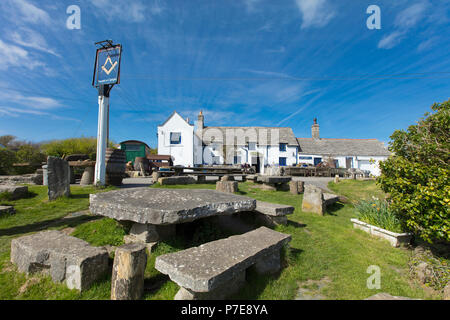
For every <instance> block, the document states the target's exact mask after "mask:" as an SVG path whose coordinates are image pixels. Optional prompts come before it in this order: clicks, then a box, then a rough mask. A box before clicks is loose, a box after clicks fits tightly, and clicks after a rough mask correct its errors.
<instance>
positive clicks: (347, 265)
mask: <svg viewBox="0 0 450 320" xmlns="http://www.w3.org/2000/svg"><path fill="white" fill-rule="evenodd" d="M367 182H371V181H352V182H351V183H352V186H351V187H348V186H342V185H341V183H339V186H338V188H343V189H344V192H343V193H341V192H337V193H339V194H344V195H346V196H347V197H351V198H353V197H354V198H355V199H357V198H358V197H359V196H360V195H362V194H364V195H367V196H370V195H377V194H382V193H381V191H379V190H377V189H376V186H375V187H374V185H373V182H371V183H372V184H371V183H367ZM154 187H158V186H154ZM159 187H160V186H159ZM344 187H345V188H344ZM164 188H187V189H190V188H203V189H205V188H207V189H215V185H214V184H203V185H185V186H166V187H164ZM30 190H32V191H33V192H35V193H36V196H34V197H32V198H29V199H24V200H19V201H14V203H15V204H16V208H18V213H17V215H20V216H16V217H15V216H11V217H6V218H0V299H109V295H110V275H108V276H107V277H105V279H103V280H101V281H99V282H97V283H96V284H95V286H94V287H93V288H91V289H89V290H87V291H86V292H84V293H83V294H79V293H78V292H76V291H74V290H68V289H67V288H66V287H65V286H64V285H63V284H54V283H52V282H51V280H50V278H49V277H45V276H37V278H38V280H33V281H35V282H33V281H30V280H28V281H29V282H31V283H30V284H29V286H28V289H27V290H24V289H23V286H24V284H25V282H26V281H27V277H25V276H24V275H23V274H21V273H18V272H17V271H16V269H15V267H14V266H13V265H11V263H9V246H10V239H11V238H14V237H19V236H21V235H23V234H26V233H30V232H36V231H40V230H43V229H48V228H54V229H61V228H65V227H69V226H71V227H74V228H75V232H74V233H73V235H76V236H77V237H80V238H82V239H85V240H86V241H88V242H90V243H91V244H93V245H105V244H111V245H119V244H121V238H122V236H123V234H124V232H125V231H124V229H123V227H122V226H121V225H120V224H118V223H116V222H115V221H113V220H111V219H107V218H104V219H96V220H92V221H86V220H82V219H80V220H73V221H71V222H70V223H68V222H64V220H62V219H61V218H62V217H63V216H64V215H66V214H67V213H69V212H74V211H79V210H84V209H87V208H88V198H87V197H86V195H88V193H89V192H93V191H94V190H93V189H89V188H79V189H75V188H73V194H74V196H75V197H74V198H70V199H63V200H58V203H54V204H50V203H48V202H46V201H45V200H44V198H45V197H44V195H43V189H42V187H32V188H30ZM239 194H241V195H245V196H248V197H252V198H255V199H258V200H263V201H268V202H273V203H281V204H287V205H293V206H294V207H295V212H294V214H293V215H290V216H289V223H288V225H287V226H279V227H277V228H276V230H277V231H280V232H284V233H288V234H291V235H292V241H291V243H290V248H289V249H286V250H284V252H283V266H284V267H283V269H282V271H281V272H280V274H278V275H275V276H259V275H257V274H255V273H253V272H249V273H248V275H247V281H248V285H246V286H245V287H244V288H243V289H242V290H241V291H240V292H239V293H238V294H237V295H235V296H234V297H233V298H236V299H294V298H295V296H296V294H297V290H298V287H299V283H300V282H304V281H306V280H320V279H323V278H324V277H328V278H329V279H330V280H331V282H330V283H329V284H327V285H326V286H325V287H324V288H323V289H322V290H321V291H320V294H321V295H324V296H326V297H327V298H328V299H364V298H367V297H368V296H371V295H373V294H376V293H378V292H388V293H390V294H392V295H400V296H408V297H413V298H426V297H428V298H430V296H427V295H426V293H425V291H424V290H423V289H422V288H420V287H418V286H416V285H414V284H413V283H411V282H410V281H409V279H408V276H407V268H408V266H407V263H408V260H409V258H410V255H411V252H410V251H408V250H405V249H396V248H392V247H391V246H390V244H389V243H388V242H387V241H384V240H380V239H377V238H372V237H371V236H370V235H369V234H367V233H365V232H363V231H361V230H355V229H353V227H352V224H351V223H350V218H352V217H354V214H355V212H354V207H353V206H352V205H351V204H341V203H338V204H336V205H334V206H333V207H332V208H330V210H329V212H328V214H327V215H325V216H323V217H322V216H319V215H316V214H313V213H305V212H302V211H301V201H302V196H301V195H300V196H298V195H297V196H294V195H291V194H290V193H289V192H280V191H263V190H260V189H258V188H255V186H254V185H253V184H252V183H250V182H246V183H239ZM52 207H53V208H52ZM84 219H86V217H85V218H84ZM91 219H92V218H91ZM199 221H201V220H199ZM198 223H199V225H198V226H197V227H198V229H196V230H197V231H196V232H195V233H194V237H193V238H192V239H191V240H190V241H186V240H185V239H183V238H182V237H181V236H177V237H176V238H173V239H171V240H170V241H166V242H161V243H160V244H158V246H157V247H156V249H155V250H154V252H152V253H151V255H150V256H149V259H148V263H147V268H146V272H145V278H146V280H145V281H146V293H145V296H144V299H148V300H152V299H173V297H174V295H175V294H176V292H177V291H178V289H179V287H178V286H177V285H176V284H175V283H173V282H172V281H170V280H169V279H168V277H167V276H164V275H162V274H160V273H159V272H158V271H157V270H155V269H154V263H155V259H156V257H157V256H158V255H161V254H165V253H169V252H175V251H178V250H182V249H184V248H187V247H189V246H193V245H198V244H199V243H200V242H201V241H205V240H207V239H208V240H212V239H214V238H217V237H223V236H225V234H221V233H220V232H219V233H217V232H215V231H214V229H213V228H211V227H210V226H208V224H207V223H206V222H198ZM199 233H200V234H199ZM195 234H197V236H195ZM370 265H377V266H379V267H380V268H381V289H380V290H369V289H367V286H366V280H367V278H368V277H369V276H370V275H369V274H367V273H366V270H367V268H368V267H369V266H370ZM30 278H35V276H30V277H28V279H30ZM21 287H22V291H21V290H20V289H21ZM25 287H26V286H25ZM431 298H438V297H436V296H433V297H431Z"/></svg>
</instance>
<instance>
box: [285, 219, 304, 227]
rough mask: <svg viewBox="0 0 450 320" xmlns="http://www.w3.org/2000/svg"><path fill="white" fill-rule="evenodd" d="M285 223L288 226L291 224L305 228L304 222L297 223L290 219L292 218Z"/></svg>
mask: <svg viewBox="0 0 450 320" xmlns="http://www.w3.org/2000/svg"><path fill="white" fill-rule="evenodd" d="M287 225H288V226H293V227H295V228H306V224H304V223H298V222H295V221H292V220H288V222H287Z"/></svg>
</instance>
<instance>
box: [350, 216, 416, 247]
mask: <svg viewBox="0 0 450 320" xmlns="http://www.w3.org/2000/svg"><path fill="white" fill-rule="evenodd" d="M350 221H351V222H353V227H354V228H356V229H360V230H363V231H365V232H367V233H369V234H371V235H373V236H375V237H378V238H383V239H386V240H388V241H389V242H390V243H391V245H392V246H393V247H400V246H401V245H407V244H409V243H410V242H411V239H412V237H413V234H412V233H409V232H407V233H396V232H392V231H389V230H386V229H382V228H379V227H376V226H373V225H371V224H368V223H366V222H363V221H360V220H358V219H351V220H350Z"/></svg>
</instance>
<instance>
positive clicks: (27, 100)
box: [0, 92, 62, 110]
mask: <svg viewBox="0 0 450 320" xmlns="http://www.w3.org/2000/svg"><path fill="white" fill-rule="evenodd" d="M0 99H1V100H2V101H3V102H5V101H6V102H8V103H14V104H15V105H21V106H25V107H28V108H31V109H34V110H49V109H56V108H60V107H62V104H61V103H60V102H59V101H58V100H55V99H53V98H49V97H39V96H25V95H23V94H21V93H19V92H12V93H7V92H1V93H0Z"/></svg>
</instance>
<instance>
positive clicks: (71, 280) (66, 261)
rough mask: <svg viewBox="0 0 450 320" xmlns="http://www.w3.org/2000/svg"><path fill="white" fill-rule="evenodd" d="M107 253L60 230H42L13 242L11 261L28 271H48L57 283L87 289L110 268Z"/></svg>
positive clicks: (20, 269)
mask: <svg viewBox="0 0 450 320" xmlns="http://www.w3.org/2000/svg"><path fill="white" fill-rule="evenodd" d="M108 258H109V256H108V252H107V251H106V250H105V249H104V248H98V247H92V246H91V245H89V244H88V243H87V242H86V241H83V240H81V239H78V238H75V237H71V236H68V235H66V234H64V233H62V232H60V231H55V230H51V231H43V232H39V233H36V234H33V235H29V236H24V237H20V238H16V239H13V240H12V241H11V262H12V263H14V264H16V265H17V267H18V269H19V271H21V272H26V273H35V272H48V273H49V274H50V276H51V277H52V280H53V281H54V282H65V283H66V285H67V287H68V288H69V289H78V290H81V291H83V290H86V289H88V288H89V287H90V285H91V284H92V283H93V282H94V281H96V280H98V279H99V278H101V277H102V276H103V275H104V274H105V273H106V272H107V271H108Z"/></svg>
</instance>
